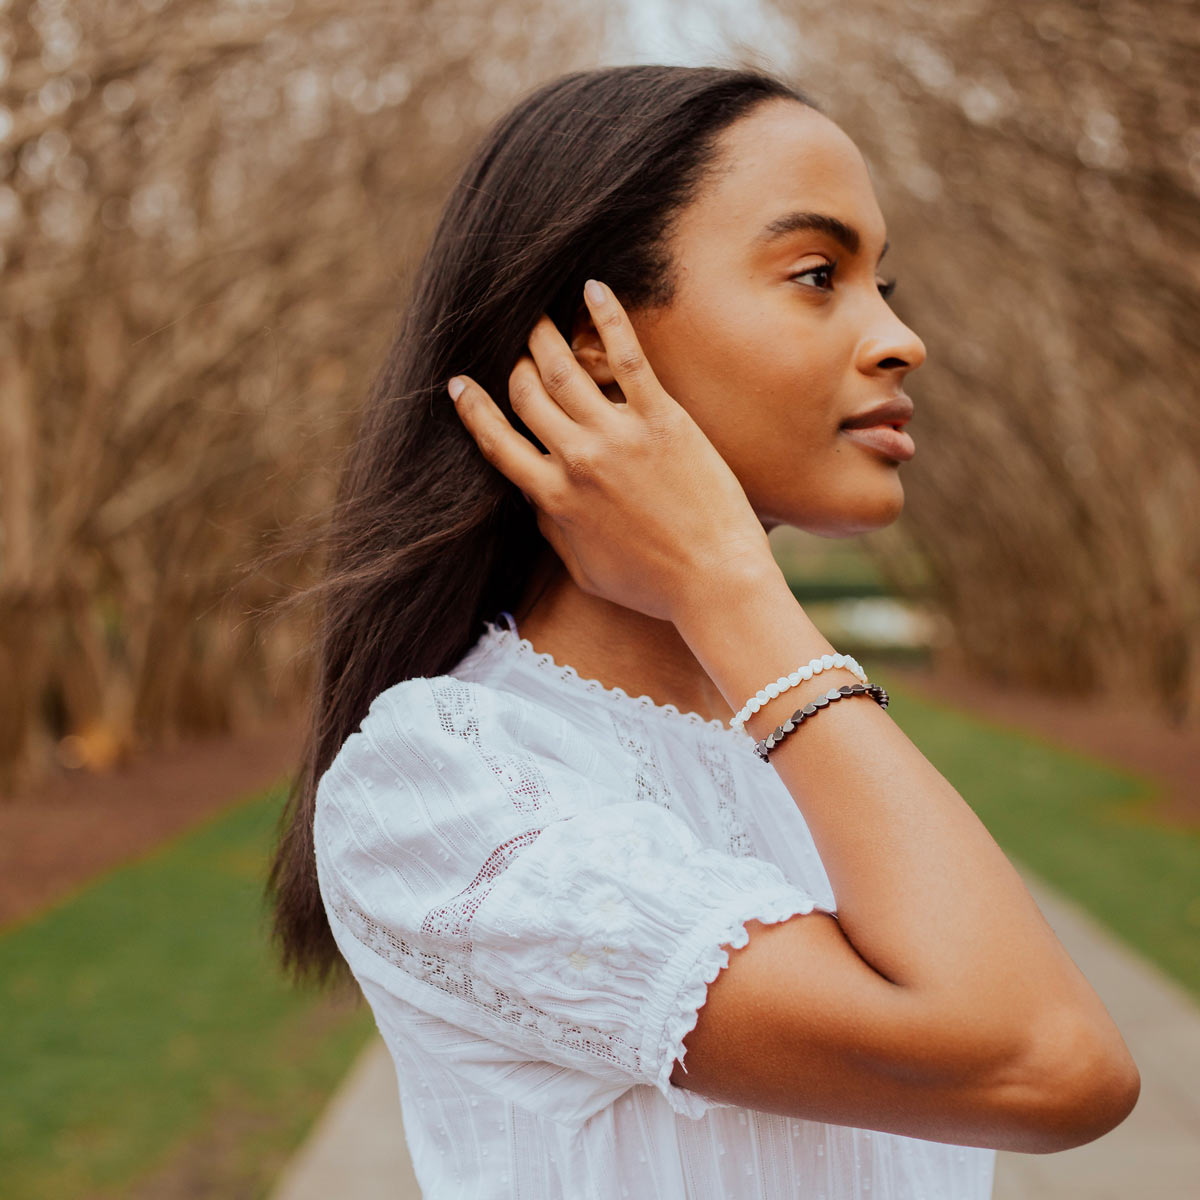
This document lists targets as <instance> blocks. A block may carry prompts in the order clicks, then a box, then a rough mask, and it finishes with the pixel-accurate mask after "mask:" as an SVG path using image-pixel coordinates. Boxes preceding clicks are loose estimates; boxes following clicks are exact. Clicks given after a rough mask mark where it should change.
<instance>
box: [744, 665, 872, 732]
mask: <svg viewBox="0 0 1200 1200" xmlns="http://www.w3.org/2000/svg"><path fill="white" fill-rule="evenodd" d="M834 667H845V668H846V670H848V671H850V672H851V673H852V674H854V675H857V676H858V678H859V679H860V680H861V681H862V682H863V683H864V684H865V683H866V682H867V673H866V671H864V670H863V669H862V667H860V666H859V665H858V660H857V659H855V658H852V657H851V656H850V655H849V654H822V655H821V657H820V658H814V659H812V660H810V661H809V662H808V663H806V664H805V665H804V666H803V667H799V668H797V670H795V671H793V672H792V673H791V674H790V675H780V677H779V678H778V679H777V680H775V682H774V683H768V684H767V686H766V687H765V688H763V689H762V691H760V692H758V693H757V694H756V695H754V696H751V697H750V699H749V700H747V701H746V706H745V708H743V709H742V711H741V712H739V713H738V714H737V715H736V716H734V717H731V718H730V720H729V727H730V729H741V728H742V726H743V725H745V724H746V722H747V721H748V720H749V719H750V717H751V716H752V715H753V714H754V713H756V712H758V710H759V709H760V708H762V706H763V705H764V704H766V703H767V701H768V700H774V699H775V697H776V696H781V695H783V693H784V692H786V691H787V690H788V688H794V687H796V686H797V684H801V683H803V682H804V681H805V680H806V679H811V678H812V677H813V676H814V675H820V673H821V672H822V671H830V670H832V669H833V668H834Z"/></svg>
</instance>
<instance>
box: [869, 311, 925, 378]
mask: <svg viewBox="0 0 1200 1200" xmlns="http://www.w3.org/2000/svg"><path fill="white" fill-rule="evenodd" d="M924 361H925V343H924V342H923V341H921V339H920V338H919V337H918V336H917V335H916V333H914V332H913V330H912V329H910V328H909V327H908V326H907V325H906V324H905V323H904V322H903V321H902V320H900V318H899V317H898V316H896V314H895V313H894V312H892V310H891V309H890V308H888V309H887V310H886V315H884V316H883V317H882V318H881V319H880V321H879V324H878V326H877V327H876V328H875V329H873V330H872V332H871V333H870V334H869V335H868V336H867V337H865V338H864V339H863V342H862V346H861V354H860V362H859V369H860V370H862V371H863V372H864V373H865V374H867V375H875V374H878V373H880V372H885V371H892V370H897V369H903V371H904V372H905V373H907V372H908V371H915V370H916V369H917V368H918V367H919V366H920V365H921V364H922V363H923V362H924Z"/></svg>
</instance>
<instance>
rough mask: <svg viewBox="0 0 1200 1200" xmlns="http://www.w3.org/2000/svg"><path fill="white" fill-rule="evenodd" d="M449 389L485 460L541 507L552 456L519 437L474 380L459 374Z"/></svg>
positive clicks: (547, 488) (550, 477)
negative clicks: (539, 498) (541, 498)
mask: <svg viewBox="0 0 1200 1200" xmlns="http://www.w3.org/2000/svg"><path fill="white" fill-rule="evenodd" d="M446 390H447V391H448V392H449V393H450V398H451V399H452V400H453V401H454V408H455V411H456V412H457V413H458V415H459V418H460V419H461V420H462V422H463V424H464V425H466V427H467V430H468V432H469V433H470V434H471V436H472V437H473V438H474V439H475V444H476V445H477V446H478V447H479V452H480V453H481V454H482V455H483V457H484V458H485V459H487V461H488V462H490V463H491V464H492V466H494V467H495V468H496V470H498V471H499V472H500V473H501V474H502V475H504V476H505V477H506V478H507V479H509V480H510V481H511V482H512V483H514V484H516V486H517V487H518V488H519V489H520V490H521V491H522V492H524V494H525V496H526V498H527V499H532V500H533V502H534V504H538V503H539V500H538V497H539V496H544V495H546V494H547V493H548V491H549V485H550V483H551V481H552V479H553V478H554V475H553V472H554V468H553V467H552V466H551V465H550V456H549V455H547V454H543V453H542V452H541V451H540V450H538V448H537V447H536V446H534V444H533V443H532V442H531V441H529V439H528V438H525V437H523V436H522V435H521V434H519V433H518V432H517V431H516V430H515V429H514V428H513V427H512V426H511V425H510V424H509V423H508V418H507V417H505V415H504V414H503V413H502V412H501V411H500V409H499V408H498V407H497V406H496V402H495V401H494V400H493V399H492V398H491V396H489V395H488V394H487V392H485V391H484V390H483V388H481V387H480V386H479V384H477V383H476V382H475V381H474V380H473V379H469V378H468V377H467V376H465V375H456V376H455V377H454V378H453V379H451V380H450V382H449V384H447V386H446ZM521 419H522V420H524V417H522V418H521ZM564 419H565V418H564ZM530 428H531V429H532V428H533V427H532V426H530ZM535 432H536V431H535ZM539 436H540V435H539Z"/></svg>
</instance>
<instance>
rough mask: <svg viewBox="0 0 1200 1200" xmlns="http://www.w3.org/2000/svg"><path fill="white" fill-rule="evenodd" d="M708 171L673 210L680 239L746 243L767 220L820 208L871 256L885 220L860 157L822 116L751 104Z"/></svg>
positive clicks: (786, 105) (723, 138) (780, 103)
mask: <svg viewBox="0 0 1200 1200" xmlns="http://www.w3.org/2000/svg"><path fill="white" fill-rule="evenodd" d="M713 167H714V171H713V173H712V174H711V175H710V176H709V178H708V179H707V181H706V182H705V184H704V185H703V186H702V188H701V189H700V191H699V192H698V193H697V194H696V198H695V199H694V200H693V202H692V203H691V204H690V205H688V207H687V208H686V209H685V210H684V211H683V212H682V213H681V214H680V217H679V221H678V223H677V224H676V227H675V231H676V236H677V237H678V238H679V239H681V240H690V239H692V238H706V237H709V236H712V235H714V234H718V233H719V234H720V235H721V240H722V241H723V242H724V243H725V244H727V245H730V246H731V248H732V247H735V246H742V247H746V248H749V247H750V244H751V243H752V241H753V239H754V238H755V235H756V234H758V233H759V232H760V231H761V230H762V229H763V228H764V227H765V226H766V225H768V224H769V223H770V222H771V221H774V220H776V219H777V218H779V217H781V216H783V215H784V214H786V213H788V212H790V211H795V210H806V211H814V212H821V213H827V214H829V215H830V216H834V217H838V218H840V219H841V220H842V221H845V222H846V223H847V224H850V225H853V226H855V227H857V228H858V229H860V230H861V231H862V234H863V238H864V243H865V244H864V250H866V251H868V252H870V251H872V249H874V251H875V252H876V253H877V252H878V249H879V248H880V247H881V246H882V245H883V241H884V238H885V236H886V233H885V229H886V223H885V221H884V219H883V214H882V213H881V212H880V209H879V204H878V201H877V200H876V198H875V189H874V187H873V186H872V184H871V177H870V174H869V173H868V171H867V165H866V162H865V161H864V160H863V157H862V154H861V153H860V152H859V149H858V147H857V146H855V144H854V143H853V142H852V141H851V140H850V138H849V137H847V135H846V134H845V133H844V132H843V131H842V130H841V129H839V128H838V126H837V125H835V124H834V123H833V122H832V121H831V120H829V118H828V117H826V116H824V115H822V114H821V113H818V112H816V111H815V110H814V109H811V108H808V107H807V106H806V105H803V104H799V103H797V102H796V101H794V100H770V101H766V102H764V103H762V104H759V105H756V106H755V107H754V108H753V109H751V111H750V112H749V113H748V114H747V115H746V116H744V117H741V118H739V119H738V120H737V121H735V122H734V123H733V124H732V125H731V126H729V127H728V128H727V129H725V130H724V131H723V132H722V134H721V135H720V137H719V139H718V141H717V153H716V158H715V160H714V162H713Z"/></svg>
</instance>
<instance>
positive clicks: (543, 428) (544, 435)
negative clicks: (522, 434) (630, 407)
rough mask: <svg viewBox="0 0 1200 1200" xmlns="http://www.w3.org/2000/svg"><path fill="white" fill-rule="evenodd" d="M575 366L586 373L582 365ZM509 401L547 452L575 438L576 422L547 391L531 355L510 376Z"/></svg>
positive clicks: (522, 360) (519, 362)
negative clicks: (573, 435)
mask: <svg viewBox="0 0 1200 1200" xmlns="http://www.w3.org/2000/svg"><path fill="white" fill-rule="evenodd" d="M572 361H574V360H573V359H572ZM575 366H576V368H577V369H579V370H582V368H581V367H579V364H578V363H575ZM508 397H509V399H510V400H511V401H512V406H513V412H515V413H516V414H517V416H518V417H520V418H521V420H522V421H524V422H525V424H526V425H527V426H528V427H529V429H530V431H531V432H532V433H533V435H534V437H536V438H537V439H538V441H540V442H541V443H542V445H543V446H545V447H546V449H547V450H551V451H552V450H553V449H554V448H555V447H556V446H561V445H562V444H563V442H564V440H567V439H569V438H570V437H571V436H572V434H573V432H574V428H575V422H574V420H573V419H572V417H571V415H570V414H568V413H566V412H564V411H563V409H562V408H560V407H559V405H558V403H557V401H556V400H555V399H554V398H553V397H552V396H551V395H550V394H549V393H548V392H547V391H546V386H545V383H544V381H543V379H542V376H541V374H540V372H539V369H538V366H537V365H536V363H535V362H534V360H533V359H532V358H530V357H529V355H528V354H522V355H521V357H520V358H518V359H517V365H516V366H515V367H513V369H512V371H511V372H510V373H509V376H508ZM602 398H603V397H602ZM605 403H607V401H605Z"/></svg>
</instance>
